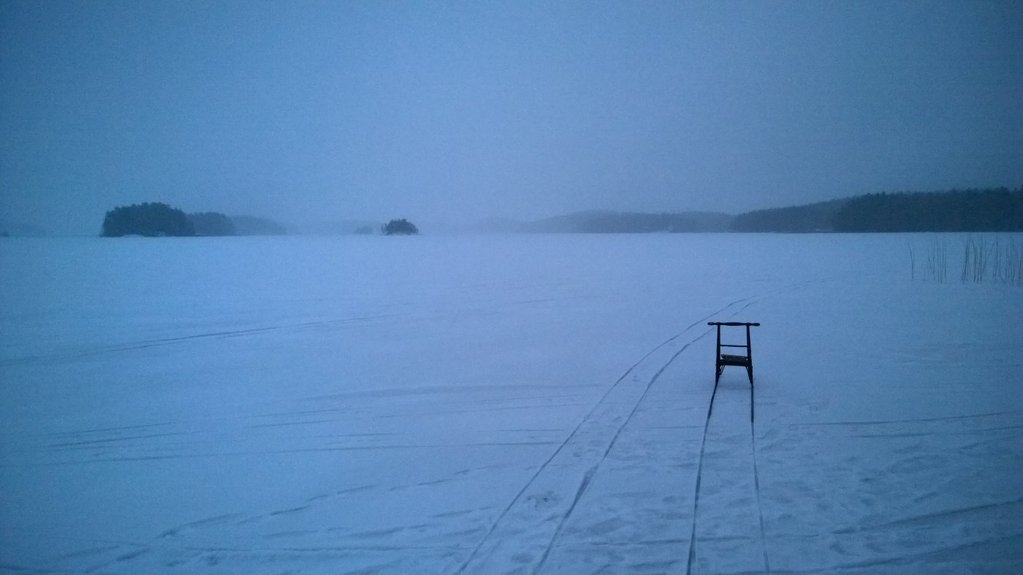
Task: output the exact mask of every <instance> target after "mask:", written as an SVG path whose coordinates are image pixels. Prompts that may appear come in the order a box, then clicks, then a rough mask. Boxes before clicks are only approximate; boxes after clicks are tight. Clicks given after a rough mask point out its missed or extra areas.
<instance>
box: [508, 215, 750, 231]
mask: <svg viewBox="0 0 1023 575" xmlns="http://www.w3.org/2000/svg"><path fill="white" fill-rule="evenodd" d="M730 220H731V216H729V215H727V214H718V213H706V212H682V213H674V214H668V213H662V214H644V213H634V212H604V211H594V212H579V213H575V214H568V215H565V216H558V217H554V218H548V219H545V220H539V221H535V222H529V223H526V224H520V225H519V226H518V229H517V230H514V231H522V232H531V233H581V234H641V233H655V232H669V233H692V232H723V231H728V223H729V221H730Z"/></svg>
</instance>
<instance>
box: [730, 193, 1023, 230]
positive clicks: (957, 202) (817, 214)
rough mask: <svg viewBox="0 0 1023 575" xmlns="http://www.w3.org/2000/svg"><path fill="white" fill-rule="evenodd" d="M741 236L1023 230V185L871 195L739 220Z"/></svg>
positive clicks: (734, 227)
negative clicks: (803, 233)
mask: <svg viewBox="0 0 1023 575" xmlns="http://www.w3.org/2000/svg"><path fill="white" fill-rule="evenodd" d="M731 229H732V230H733V231H737V232H853V233H856V232H860V233H862V232H1010V231H1023V187H1021V188H1019V189H1016V190H1009V189H1008V188H995V189H987V190H952V191H948V192H915V193H911V192H903V193H890V194H889V193H879V194H866V195H863V196H856V197H853V198H848V199H843V200H833V201H830V202H822V203H816V204H809V205H804V206H793V207H788V208H776V209H770V210H758V211H754V212H748V213H745V214H740V215H738V216H735V218H734V219H733V220H732V226H731Z"/></svg>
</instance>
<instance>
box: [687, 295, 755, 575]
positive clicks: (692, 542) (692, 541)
mask: <svg viewBox="0 0 1023 575" xmlns="http://www.w3.org/2000/svg"><path fill="white" fill-rule="evenodd" d="M753 303H754V302H752V301H751V302H749V303H747V304H746V305H745V306H743V307H742V308H741V309H739V310H736V312H735V313H734V314H732V315H733V316H734V315H736V314H738V313H739V312H741V311H743V310H745V309H746V308H748V307H749V306H751V305H753ZM707 333H710V332H709V331H708V332H707ZM719 381H720V380H718V379H715V380H714V390H713V391H712V392H711V394H710V401H709V402H708V403H707V416H706V418H705V419H704V421H703V439H701V441H700V456H699V460H698V462H697V464H696V487H695V489H694V493H693V512H692V516H693V523H692V528H691V530H690V533H689V555H688V558H687V559H686V575H691V574H692V572H693V562H694V561H695V559H696V517H697V513H698V512H699V509H700V483H701V479H702V476H703V459H704V454H705V452H706V449H707V431H708V430H709V429H710V421H711V417H713V415H714V399H715V398H716V397H717V392H718V383H719ZM753 390H754V386H753V385H752V383H751V384H750V392H749V402H750V405H749V423H750V440H751V442H752V443H751V444H752V447H753V485H754V492H755V494H756V505H757V516H758V518H759V521H760V541H761V545H762V549H763V559H764V572H765V573H770V572H771V564H770V561H769V560H768V558H767V536H766V532H765V530H764V510H763V506H762V505H761V503H760V472H759V470H758V468H757V434H756V421H755V419H754V404H755V402H754V395H753Z"/></svg>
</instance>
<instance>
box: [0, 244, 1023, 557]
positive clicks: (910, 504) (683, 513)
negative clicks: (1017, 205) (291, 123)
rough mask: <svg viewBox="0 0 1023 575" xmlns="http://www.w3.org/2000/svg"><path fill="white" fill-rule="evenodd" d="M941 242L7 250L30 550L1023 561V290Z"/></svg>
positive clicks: (13, 412)
mask: <svg viewBox="0 0 1023 575" xmlns="http://www.w3.org/2000/svg"><path fill="white" fill-rule="evenodd" d="M928 238H929V236H899V235H891V236H888V235H872V236H855V235H640V236H631V235H623V236H607V235H602V236H580V235H561V236H507V237H501V236H494V237H428V236H424V237H414V238H383V237H344V238H310V237H293V238H218V239H212V238H210V239H142V238H136V239H118V240H109V239H99V238H76V239H8V240H3V241H2V242H0V258H2V259H0V270H2V278H3V281H2V282H0V303H2V306H0V322H2V323H0V326H2V331H0V425H2V433H0V489H2V491H0V571H6V572H19V573H20V572H29V573H31V572H94V573H126V574H127V573H147V572H157V573H162V572H166V573H196V572H199V573H202V572H209V573H369V572H380V573H504V572H507V573H535V572H542V573H561V572H564V573H596V572H622V573H683V572H692V573H740V572H765V571H772V572H778V573H783V572H784V573H792V572H795V573H818V572H823V573H826V572H842V573H877V572H884V573H968V572H975V573H1018V572H1020V569H1021V565H1023V328H1021V326H1020V318H1023V291H1021V290H1020V289H1019V288H1014V287H1008V286H1002V285H997V284H980V285H972V284H971V285H962V284H960V283H943V284H942V283H933V282H923V281H919V280H917V281H911V279H910V268H909V258H908V255H907V244H908V243H909V242H927V241H929V240H928ZM953 240H954V238H953ZM708 320H742V321H759V322H761V323H762V324H763V325H762V326H761V327H759V328H754V331H753V351H754V358H755V368H756V388H755V407H756V412H755V413H756V420H755V424H754V425H755V426H752V427H751V424H750V421H749V409H750V403H749V402H750V388H749V384H748V382H747V380H746V377H745V372H744V371H743V370H742V369H741V368H727V369H726V370H725V372H724V374H723V376H722V378H721V383H720V385H719V387H718V389H717V391H716V394H715V393H714V377H713V376H714V373H713V372H714V367H713V355H714V347H713V346H714V338H713V333H712V332H710V331H709V328H708V327H707V325H706V322H707V321H708ZM712 394H714V407H713V410H709V403H710V401H711V396H712ZM708 412H710V417H709V419H708Z"/></svg>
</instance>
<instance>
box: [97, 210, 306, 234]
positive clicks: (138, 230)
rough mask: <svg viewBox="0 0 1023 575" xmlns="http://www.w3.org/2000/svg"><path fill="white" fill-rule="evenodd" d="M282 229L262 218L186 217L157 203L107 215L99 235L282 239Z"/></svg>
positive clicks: (210, 214) (195, 215) (284, 232)
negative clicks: (276, 236)
mask: <svg viewBox="0 0 1023 575" xmlns="http://www.w3.org/2000/svg"><path fill="white" fill-rule="evenodd" d="M286 233H287V230H285V228H284V226H282V225H280V224H278V223H277V222H274V221H272V220H267V219H264V218H255V217H251V216H235V217H234V218H231V217H228V216H226V215H224V214H221V213H218V212H199V213H193V214H186V213H185V212H183V211H181V210H179V209H177V208H173V207H171V206H169V205H167V204H164V203H160V202H146V203H142V204H132V205H130V206H119V207H116V208H114V209H112V210H110V211H109V212H107V213H106V216H105V217H104V218H103V226H102V230H101V232H100V235H101V236H103V237H121V236H147V237H155V236H175V237H188V236H235V235H283V234H286Z"/></svg>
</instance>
